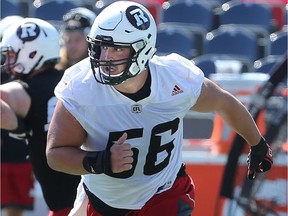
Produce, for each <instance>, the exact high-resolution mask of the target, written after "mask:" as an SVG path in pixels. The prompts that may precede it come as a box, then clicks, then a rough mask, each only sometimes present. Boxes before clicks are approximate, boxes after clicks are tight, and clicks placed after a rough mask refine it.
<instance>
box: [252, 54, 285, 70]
mask: <svg viewBox="0 0 288 216" xmlns="http://www.w3.org/2000/svg"><path fill="white" fill-rule="evenodd" d="M280 62H281V58H279V56H276V55H268V56H265V57H264V58H261V59H258V60H256V61H255V62H254V65H253V67H254V71H255V72H260V73H270V72H271V69H272V68H273V66H274V65H276V64H277V63H280Z"/></svg>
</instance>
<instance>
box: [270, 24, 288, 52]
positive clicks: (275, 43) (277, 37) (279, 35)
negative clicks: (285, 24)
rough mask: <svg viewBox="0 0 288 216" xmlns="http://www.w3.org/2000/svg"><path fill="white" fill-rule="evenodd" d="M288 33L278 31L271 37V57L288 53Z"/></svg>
mask: <svg viewBox="0 0 288 216" xmlns="http://www.w3.org/2000/svg"><path fill="white" fill-rule="evenodd" d="M287 40H288V31H287V29H286V30H283V31H278V32H274V33H272V34H271V35H270V44H269V55H283V54H285V53H287Z"/></svg>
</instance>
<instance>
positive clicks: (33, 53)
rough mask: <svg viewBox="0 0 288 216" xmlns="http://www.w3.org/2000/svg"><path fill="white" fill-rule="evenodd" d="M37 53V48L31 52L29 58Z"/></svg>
mask: <svg viewBox="0 0 288 216" xmlns="http://www.w3.org/2000/svg"><path fill="white" fill-rule="evenodd" d="M36 54H37V51H36V50H35V51H33V52H31V53H30V54H29V58H30V59H33V58H34V57H35V55H36Z"/></svg>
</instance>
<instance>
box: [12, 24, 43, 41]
mask: <svg viewBox="0 0 288 216" xmlns="http://www.w3.org/2000/svg"><path fill="white" fill-rule="evenodd" d="M39 34H40V28H39V26H38V25H37V24H35V23H24V24H23V25H21V26H19V27H18V29H17V36H18V37H19V39H20V40H22V41H23V43H25V42H27V41H33V40H35V38H37V37H38V35H39Z"/></svg>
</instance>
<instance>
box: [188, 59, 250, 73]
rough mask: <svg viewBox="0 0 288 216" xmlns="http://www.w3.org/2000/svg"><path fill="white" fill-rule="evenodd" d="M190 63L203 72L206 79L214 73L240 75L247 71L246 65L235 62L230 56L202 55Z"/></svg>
mask: <svg viewBox="0 0 288 216" xmlns="http://www.w3.org/2000/svg"><path fill="white" fill-rule="evenodd" d="M191 61H192V62H193V63H194V64H195V65H196V66H198V67H199V68H200V69H201V70H202V71H203V73H204V74H205V76H206V77H209V76H210V75H211V74H214V73H242V72H247V71H248V66H247V65H244V64H243V63H242V62H241V61H238V60H235V59H234V58H233V57H232V56H230V55H217V54H204V55H200V56H197V57H195V58H193V59H192V60H191ZM223 65H224V66H225V67H223Z"/></svg>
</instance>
